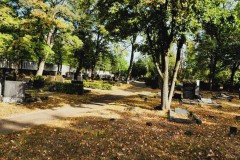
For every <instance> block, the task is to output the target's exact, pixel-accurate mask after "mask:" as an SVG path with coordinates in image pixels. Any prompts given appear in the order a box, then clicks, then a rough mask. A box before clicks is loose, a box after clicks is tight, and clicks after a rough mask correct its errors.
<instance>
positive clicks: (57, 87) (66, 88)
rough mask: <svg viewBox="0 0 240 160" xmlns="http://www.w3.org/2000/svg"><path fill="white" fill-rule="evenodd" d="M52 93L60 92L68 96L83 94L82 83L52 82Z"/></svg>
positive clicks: (50, 89)
mask: <svg viewBox="0 0 240 160" xmlns="http://www.w3.org/2000/svg"><path fill="white" fill-rule="evenodd" d="M48 86H49V91H50V92H60V93H67V94H83V84H82V83H61V82H51V83H48Z"/></svg>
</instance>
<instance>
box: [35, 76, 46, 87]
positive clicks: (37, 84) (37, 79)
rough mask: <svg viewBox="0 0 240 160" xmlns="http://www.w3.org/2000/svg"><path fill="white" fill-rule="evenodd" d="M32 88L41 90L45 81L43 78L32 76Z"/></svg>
mask: <svg viewBox="0 0 240 160" xmlns="http://www.w3.org/2000/svg"><path fill="white" fill-rule="evenodd" d="M32 81H33V87H34V88H36V89H39V88H43V87H44V86H45V79H44V78H43V76H34V77H33V78H32Z"/></svg>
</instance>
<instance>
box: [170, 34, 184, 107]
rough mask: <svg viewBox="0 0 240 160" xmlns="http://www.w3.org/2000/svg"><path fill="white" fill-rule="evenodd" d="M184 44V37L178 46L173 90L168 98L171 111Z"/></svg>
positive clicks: (171, 89) (172, 84)
mask: <svg viewBox="0 0 240 160" xmlns="http://www.w3.org/2000/svg"><path fill="white" fill-rule="evenodd" d="M184 43H185V36H184V35H182V36H181V38H180V39H179V41H178V44H177V56H176V62H175V66H174V71H173V77H172V83H171V88H170V92H169V97H168V108H169V109H170V105H171V102H172V96H173V92H174V89H175V84H176V80H177V74H178V70H179V68H180V64H181V51H182V47H183V44H184Z"/></svg>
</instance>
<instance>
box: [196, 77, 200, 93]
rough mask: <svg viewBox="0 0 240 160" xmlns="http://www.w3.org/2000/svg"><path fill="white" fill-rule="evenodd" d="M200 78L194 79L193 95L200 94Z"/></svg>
mask: <svg viewBox="0 0 240 160" xmlns="http://www.w3.org/2000/svg"><path fill="white" fill-rule="evenodd" d="M199 92H200V80H197V81H196V86H195V95H197V96H199V95H200V93H199Z"/></svg>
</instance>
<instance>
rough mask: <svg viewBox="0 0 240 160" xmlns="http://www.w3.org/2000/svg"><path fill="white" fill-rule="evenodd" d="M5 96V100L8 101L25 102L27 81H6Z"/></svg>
mask: <svg viewBox="0 0 240 160" xmlns="http://www.w3.org/2000/svg"><path fill="white" fill-rule="evenodd" d="M3 96H4V97H3V102H6V103H17V102H23V100H24V97H25V82H22V81H5V82H4V92H3Z"/></svg>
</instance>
